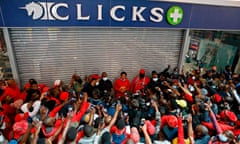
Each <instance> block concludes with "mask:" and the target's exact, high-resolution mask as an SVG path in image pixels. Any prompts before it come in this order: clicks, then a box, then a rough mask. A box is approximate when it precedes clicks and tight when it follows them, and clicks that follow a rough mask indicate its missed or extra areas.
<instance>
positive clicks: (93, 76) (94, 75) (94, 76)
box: [92, 74, 101, 79]
mask: <svg viewBox="0 0 240 144" xmlns="http://www.w3.org/2000/svg"><path fill="white" fill-rule="evenodd" d="M100 78H101V77H100V76H99V75H98V74H93V75H92V79H100Z"/></svg>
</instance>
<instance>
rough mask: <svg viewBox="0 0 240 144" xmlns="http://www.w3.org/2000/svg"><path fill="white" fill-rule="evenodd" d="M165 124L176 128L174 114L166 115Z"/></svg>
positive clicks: (176, 122)
mask: <svg viewBox="0 0 240 144" xmlns="http://www.w3.org/2000/svg"><path fill="white" fill-rule="evenodd" d="M167 124H168V126H169V127H171V128H176V127H177V126H178V120H177V117H176V116H174V115H168V116H167Z"/></svg>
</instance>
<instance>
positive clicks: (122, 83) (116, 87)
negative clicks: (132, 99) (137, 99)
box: [114, 78, 130, 97]
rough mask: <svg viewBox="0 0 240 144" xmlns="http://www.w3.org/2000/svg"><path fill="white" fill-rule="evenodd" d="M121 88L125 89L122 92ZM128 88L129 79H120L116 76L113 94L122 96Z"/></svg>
mask: <svg viewBox="0 0 240 144" xmlns="http://www.w3.org/2000/svg"><path fill="white" fill-rule="evenodd" d="M121 89H125V91H124V92H123V93H122V92H121ZM129 89H130V81H129V80H128V79H125V80H122V79H121V78H118V79H117V80H116V81H115V83H114V90H115V96H116V97H120V96H124V95H125V94H124V93H125V92H127V91H129Z"/></svg>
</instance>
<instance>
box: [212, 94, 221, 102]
mask: <svg viewBox="0 0 240 144" xmlns="http://www.w3.org/2000/svg"><path fill="white" fill-rule="evenodd" d="M213 96H214V99H215V101H216V102H217V103H219V102H221V100H222V97H221V96H220V95H219V94H214V95H213Z"/></svg>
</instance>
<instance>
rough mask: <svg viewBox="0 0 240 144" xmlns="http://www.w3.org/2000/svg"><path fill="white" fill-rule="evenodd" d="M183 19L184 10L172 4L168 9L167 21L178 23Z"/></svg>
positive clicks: (171, 23) (173, 23)
mask: <svg viewBox="0 0 240 144" xmlns="http://www.w3.org/2000/svg"><path fill="white" fill-rule="evenodd" d="M182 20H183V10H182V8H181V7H179V6H172V7H170V8H169V9H168V11H167V21H168V23H169V24H170V25H178V24H180V23H181V22H182Z"/></svg>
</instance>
